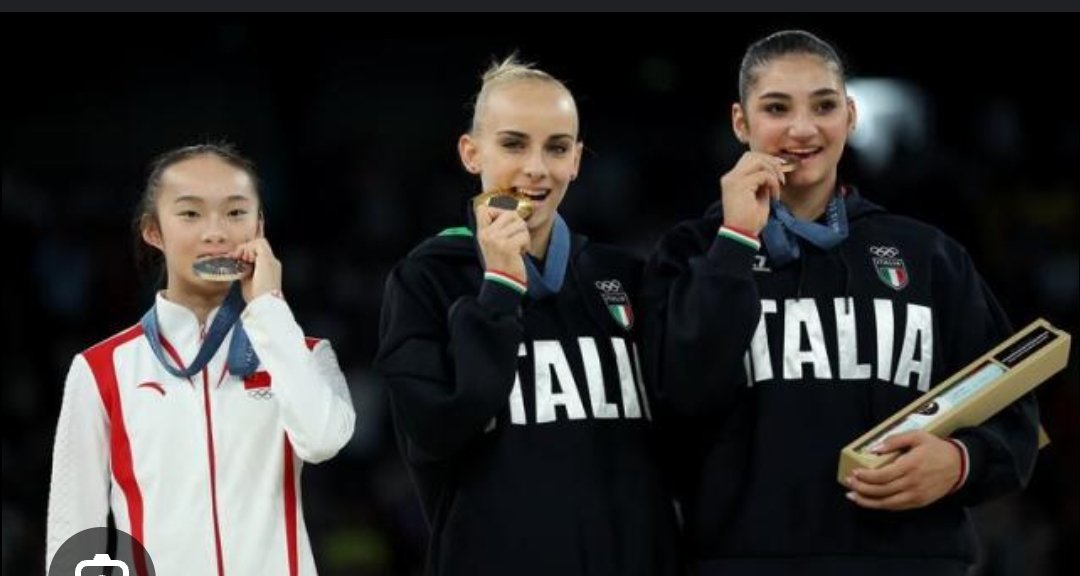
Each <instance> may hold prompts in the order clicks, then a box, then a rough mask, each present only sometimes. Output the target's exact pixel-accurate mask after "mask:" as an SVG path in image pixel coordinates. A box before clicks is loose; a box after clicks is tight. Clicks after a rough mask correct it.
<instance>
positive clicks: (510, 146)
mask: <svg viewBox="0 0 1080 576" xmlns="http://www.w3.org/2000/svg"><path fill="white" fill-rule="evenodd" d="M499 145H500V146H502V147H503V148H505V149H507V150H512V151H518V150H524V149H525V142H524V141H523V140H521V139H520V138H507V139H506V140H503V141H502V142H500V143H499Z"/></svg>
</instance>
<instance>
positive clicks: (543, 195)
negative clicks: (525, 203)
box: [517, 186, 551, 202]
mask: <svg viewBox="0 0 1080 576" xmlns="http://www.w3.org/2000/svg"><path fill="white" fill-rule="evenodd" d="M517 191H518V193H519V194H521V195H522V196H524V197H526V198H528V199H529V200H531V201H533V202H543V201H544V200H546V199H547V197H548V196H550V195H551V189H550V188H541V189H532V188H522V187H520V186H518V188H517Z"/></svg>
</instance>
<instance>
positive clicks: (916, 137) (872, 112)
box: [847, 78, 930, 172]
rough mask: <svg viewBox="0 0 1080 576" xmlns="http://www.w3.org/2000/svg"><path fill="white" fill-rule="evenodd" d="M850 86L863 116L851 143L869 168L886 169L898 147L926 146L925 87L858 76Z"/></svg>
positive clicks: (848, 85)
mask: <svg viewBox="0 0 1080 576" xmlns="http://www.w3.org/2000/svg"><path fill="white" fill-rule="evenodd" d="M847 89H848V95H850V96H851V97H852V98H853V99H854V100H855V106H856V108H857V109H858V117H859V121H858V124H857V125H856V127H855V132H854V133H853V134H852V135H851V138H850V139H849V140H848V143H849V144H850V145H851V147H852V148H854V149H855V150H857V151H858V153H859V158H860V159H861V161H862V162H863V164H864V167H865V168H866V169H867V170H869V171H871V172H880V171H881V170H883V169H884V168H885V167H886V166H888V165H889V163H890V161H892V158H893V154H895V153H896V150H897V148H898V147H901V146H903V147H906V148H912V149H918V148H921V147H923V146H924V145H925V143H926V140H927V129H926V127H927V126H928V125H929V122H930V119H929V118H928V116H927V107H926V95H925V93H924V92H923V91H922V89H920V88H918V87H917V86H915V85H913V84H911V83H910V82H905V81H903V80H896V79H892V78H854V79H851V80H849V81H848V84H847Z"/></svg>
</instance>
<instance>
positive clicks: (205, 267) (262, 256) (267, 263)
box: [192, 238, 281, 302]
mask: <svg viewBox="0 0 1080 576" xmlns="http://www.w3.org/2000/svg"><path fill="white" fill-rule="evenodd" d="M192 271H193V272H194V273H195V275H196V276H198V277H200V278H203V279H205V280H210V281H214V282H234V281H240V287H241V290H242V291H243V294H244V300H245V301H247V302H250V301H252V300H253V299H255V298H258V297H259V296H261V295H263V294H266V293H267V292H272V291H274V290H278V291H280V290H281V261H280V260H278V259H277V258H276V257H275V256H274V252H273V251H272V250H271V249H270V243H269V242H267V241H266V238H256V239H254V240H251V241H249V242H245V243H243V244H241V245H239V246H237V247H236V248H235V249H234V250H233V251H232V252H230V253H229V254H226V255H224V256H214V257H210V258H203V259H200V260H197V261H195V263H194V264H193V265H192Z"/></svg>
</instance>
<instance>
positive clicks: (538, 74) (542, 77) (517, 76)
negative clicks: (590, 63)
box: [469, 52, 577, 134]
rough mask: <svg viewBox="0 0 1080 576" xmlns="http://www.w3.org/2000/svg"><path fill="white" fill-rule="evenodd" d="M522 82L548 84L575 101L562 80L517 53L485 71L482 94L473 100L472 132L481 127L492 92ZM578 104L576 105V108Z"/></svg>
mask: <svg viewBox="0 0 1080 576" xmlns="http://www.w3.org/2000/svg"><path fill="white" fill-rule="evenodd" d="M522 80H534V81H537V82H547V83H551V84H554V85H555V86H558V87H559V88H561V89H562V90H563V91H565V92H566V94H567V95H568V96H570V99H571V100H573V99H574V95H573V94H571V93H570V89H569V88H567V87H566V85H565V84H563V83H562V81H561V80H559V79H558V78H556V77H554V76H552V75H551V74H548V73H547V72H544V71H543V70H540V69H539V68H536V65H535V64H533V63H531V62H522V61H520V60H518V55H517V52H514V53H513V54H510V55H509V56H507V57H506V58H504V59H503V60H502V61H501V62H500V61H498V60H494V61H492V63H491V66H488V69H487V70H485V71H484V75H483V76H482V77H481V81H482V84H481V86H480V92H478V93H477V94H476V97H475V98H474V99H473V117H472V127H471V128H470V130H469V131H470V132H472V133H474V134H475V133H476V131H477V129H478V127H479V124H480V122H479V120H480V116H481V115H482V113H483V108H484V106H486V104H487V99H488V96H489V95H490V94H491V92H492V90H494V89H495V88H498V87H499V86H502V85H504V84H511V83H513V82H520V81H522ZM576 107H577V104H576V103H575V108H576Z"/></svg>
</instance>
